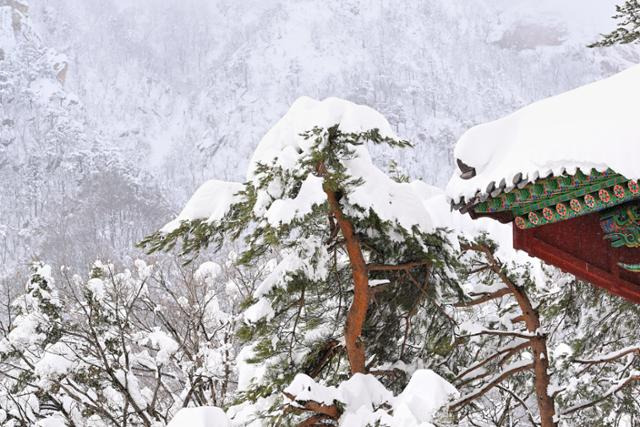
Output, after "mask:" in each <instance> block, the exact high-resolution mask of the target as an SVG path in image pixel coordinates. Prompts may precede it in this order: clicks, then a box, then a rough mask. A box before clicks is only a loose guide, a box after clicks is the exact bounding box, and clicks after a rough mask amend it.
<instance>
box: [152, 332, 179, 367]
mask: <svg viewBox="0 0 640 427" xmlns="http://www.w3.org/2000/svg"><path fill="white" fill-rule="evenodd" d="M146 341H147V342H148V343H149V345H150V346H151V347H152V348H153V349H154V350H156V351H157V353H156V362H157V363H158V364H159V365H166V364H167V363H169V360H170V359H171V356H173V355H174V354H175V352H176V351H178V348H179V346H178V343H177V342H175V341H174V340H173V339H172V338H171V337H169V336H168V335H167V334H166V333H164V332H162V331H161V330H160V329H159V328H155V330H154V331H153V332H150V333H149V335H148V336H147V339H146Z"/></svg>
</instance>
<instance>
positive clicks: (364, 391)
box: [285, 369, 459, 427]
mask: <svg viewBox="0 0 640 427" xmlns="http://www.w3.org/2000/svg"><path fill="white" fill-rule="evenodd" d="M285 391H286V392H287V394H289V395H292V396H293V397H294V398H295V400H299V401H315V402H319V403H323V404H325V405H331V404H333V403H334V401H338V402H341V403H342V406H343V407H344V412H343V414H342V416H341V417H340V426H344V427H365V426H368V425H385V426H391V427H418V426H422V427H430V426H432V424H430V421H431V420H432V419H433V416H434V415H435V413H436V412H437V411H438V410H439V409H440V408H442V407H443V406H444V405H446V403H447V402H448V401H449V399H451V398H456V397H458V396H459V393H458V391H457V390H456V389H455V387H453V386H452V385H451V384H449V383H448V382H447V381H446V380H444V379H443V378H442V377H440V376H439V375H438V374H436V373H435V372H433V371H430V370H428V369H419V370H417V371H416V372H415V373H414V374H413V375H412V377H411V379H410V380H409V384H407V387H405V389H404V390H403V391H402V393H400V394H399V395H398V396H397V397H394V396H393V393H392V392H391V391H389V390H387V389H386V388H385V387H384V386H383V385H382V383H380V381H378V379H377V378H376V377H374V376H373V375H364V374H355V375H354V376H352V377H351V378H350V379H348V380H347V381H345V382H343V383H341V384H340V385H339V386H338V387H332V386H324V385H321V384H318V383H316V382H315V381H314V380H313V379H312V378H310V377H308V376H307V375H304V374H298V375H296V377H295V378H294V380H293V382H292V383H291V384H290V385H289V387H287V388H286V390H285ZM385 406H386V407H387V408H392V409H393V411H392V414H389V413H388V412H386V411H385V410H383V409H382V408H384V407H385Z"/></svg>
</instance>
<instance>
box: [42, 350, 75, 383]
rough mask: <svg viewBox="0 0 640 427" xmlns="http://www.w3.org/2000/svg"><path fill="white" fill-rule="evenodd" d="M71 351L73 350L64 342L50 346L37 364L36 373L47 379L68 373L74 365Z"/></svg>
mask: <svg viewBox="0 0 640 427" xmlns="http://www.w3.org/2000/svg"><path fill="white" fill-rule="evenodd" d="M69 353H71V351H70V349H69V348H68V347H67V346H66V344H64V343H61V342H59V343H55V344H53V345H51V346H49V347H48V348H47V349H46V351H45V352H44V354H43V355H42V357H41V358H40V360H38V362H37V363H36V364H35V367H34V370H35V373H36V375H38V376H39V377H40V378H44V379H47V378H52V377H56V376H62V375H64V374H66V373H67V372H69V370H70V369H71V367H72V366H73V355H72V354H69Z"/></svg>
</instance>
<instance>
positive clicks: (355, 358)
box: [324, 187, 369, 374]
mask: <svg viewBox="0 0 640 427" xmlns="http://www.w3.org/2000/svg"><path fill="white" fill-rule="evenodd" d="M324 191H325V193H326V194H327V199H328V201H329V207H330V208H331V212H332V214H333V216H334V218H335V220H336V222H337V223H338V227H339V228H340V231H341V232H342V236H343V237H344V240H345V244H346V247H347V253H348V255H349V262H350V264H351V271H352V274H353V302H352V303H351V307H350V308H349V312H348V313H347V323H346V325H345V330H344V337H345V346H346V348H347V357H348V359H349V365H350V366H351V373H352V374H355V373H356V372H360V373H364V372H365V352H364V342H362V339H361V335H362V328H363V327H364V322H365V320H366V318H367V309H368V307H369V276H368V273H367V264H366V262H365V260H364V257H363V255H362V249H361V247H360V241H359V240H358V237H357V236H356V234H355V231H354V229H353V224H351V222H350V221H349V220H348V219H346V218H345V217H344V215H343V214H342V210H341V209H340V204H339V203H338V199H337V197H336V193H335V192H334V191H331V190H330V189H329V188H327V187H325V188H324Z"/></svg>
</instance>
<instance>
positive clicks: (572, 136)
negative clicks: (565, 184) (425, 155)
mask: <svg viewBox="0 0 640 427" xmlns="http://www.w3.org/2000/svg"><path fill="white" fill-rule="evenodd" d="M639 109H640V66H635V67H632V68H630V69H628V70H626V71H623V72H621V73H619V74H616V75H614V76H613V77H610V78H607V79H604V80H601V81H598V82H595V83H591V84H589V85H586V86H583V87H580V88H577V89H574V90H572V91H569V92H566V93H563V94H561V95H558V96H554V97H551V98H548V99H544V100H542V101H539V102H536V103H534V104H531V105H529V106H527V107H525V108H522V109H521V110H519V111H517V112H515V113H513V114H511V115H509V116H507V117H504V118H502V119H499V120H496V121H494V122H490V123H486V124H482V125H479V126H476V127H473V128H471V129H470V130H468V131H467V132H466V133H465V134H464V135H462V137H461V138H460V140H459V141H458V144H457V145H456V148H455V151H454V155H455V157H456V158H457V159H460V160H462V161H463V162H464V163H465V164H467V165H469V166H472V167H474V168H475V170H476V176H475V177H473V178H471V179H468V180H463V179H462V178H460V176H459V175H458V174H455V175H454V176H453V177H452V178H451V180H450V181H449V184H448V186H447V195H448V196H449V197H450V198H451V199H453V200H454V201H455V202H458V201H459V200H460V198H461V197H464V198H466V199H469V198H471V197H473V196H474V195H475V194H476V192H477V191H481V192H485V190H486V188H487V186H488V185H489V184H490V183H491V182H495V183H496V184H498V183H500V181H501V180H502V179H505V181H506V185H507V186H510V185H512V182H513V178H514V176H515V175H516V174H518V173H522V174H523V178H527V179H528V180H529V181H533V180H535V179H537V178H538V177H544V176H547V175H548V174H549V173H554V174H556V175H558V174H561V173H563V172H564V171H565V170H566V171H567V172H568V173H570V174H571V173H574V172H575V170H576V168H580V169H581V170H583V171H589V170H591V169H592V168H596V169H598V170H605V169H607V168H611V169H613V170H614V171H616V172H618V173H620V174H622V175H624V176H625V177H627V178H628V179H639V178H640V162H638V161H637V159H638V153H639V152H640V120H638V110H639Z"/></svg>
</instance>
